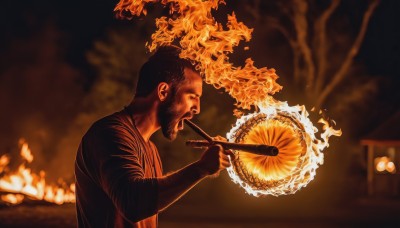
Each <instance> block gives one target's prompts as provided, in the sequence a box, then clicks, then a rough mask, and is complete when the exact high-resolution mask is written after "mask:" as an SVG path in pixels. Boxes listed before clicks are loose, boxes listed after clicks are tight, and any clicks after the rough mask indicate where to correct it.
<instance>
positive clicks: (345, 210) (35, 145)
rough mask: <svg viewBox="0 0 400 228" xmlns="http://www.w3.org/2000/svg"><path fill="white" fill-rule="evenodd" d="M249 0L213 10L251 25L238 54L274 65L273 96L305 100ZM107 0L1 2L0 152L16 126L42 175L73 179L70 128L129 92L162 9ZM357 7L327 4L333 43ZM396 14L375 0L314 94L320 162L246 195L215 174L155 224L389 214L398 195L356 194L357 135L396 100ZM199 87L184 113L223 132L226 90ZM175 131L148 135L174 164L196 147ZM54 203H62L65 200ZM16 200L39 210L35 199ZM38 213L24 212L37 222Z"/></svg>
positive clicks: (360, 151)
mask: <svg viewBox="0 0 400 228" xmlns="http://www.w3.org/2000/svg"><path fill="white" fill-rule="evenodd" d="M283 2H284V3H285V1H283ZM328 2H329V1H328ZM250 3H252V1H249V3H247V2H246V1H243V2H240V3H238V2H232V3H231V2H230V1H227V6H222V7H221V8H220V10H219V11H218V12H217V13H215V17H216V18H217V19H218V20H224V18H225V15H226V13H230V12H231V11H232V10H234V11H235V12H236V13H237V17H238V20H239V21H243V22H244V23H245V24H247V25H249V26H250V27H253V28H254V29H255V31H254V33H253V39H252V41H251V42H250V43H249V46H250V51H249V52H248V53H247V55H248V56H252V57H253V59H254V60H255V61H256V65H257V66H259V67H262V66H268V67H273V68H275V69H276V70H277V74H278V75H279V76H280V79H279V80H278V82H279V83H280V84H281V85H283V90H282V91H281V92H280V93H279V94H277V95H276V97H277V98H278V99H280V100H288V102H289V104H290V105H295V104H298V103H299V104H309V103H308V102H307V100H306V98H304V96H303V95H302V94H301V93H299V92H298V90H296V89H295V88H293V83H292V81H291V75H292V70H293V67H292V66H291V64H292V56H291V50H290V48H289V47H288V44H287V42H286V41H285V40H284V38H283V37H282V36H281V35H279V33H277V32H276V31H275V32H271V30H270V29H269V28H268V26H267V25H265V24H262V23H257V22H256V21H255V20H254V18H252V17H251V16H250V15H249V14H248V13H247V12H246V11H245V10H244V9H245V7H244V6H245V5H246V4H250ZM311 3H313V4H315V2H313V1H311ZM115 4H116V1H105V0H99V1H92V0H90V1H75V0H71V1H58V2H55V1H44V0H40V1H3V2H2V4H1V7H0V24H1V36H0V108H1V112H0V138H1V140H0V155H1V154H4V153H8V154H11V155H12V156H13V157H17V156H18V139H19V138H21V137H23V138H25V139H26V140H27V141H28V143H29V144H30V147H31V149H32V151H33V154H34V156H35V162H34V164H32V167H33V169H34V170H46V172H47V176H48V178H49V179H50V180H56V179H57V178H58V177H62V178H64V179H66V180H67V181H73V160H74V156H75V151H76V148H77V146H78V143H79V140H80V138H81V137H82V135H83V133H84V132H85V130H86V129H87V128H88V126H90V124H91V123H92V122H93V121H94V120H96V119H98V118H100V117H101V116H104V115H106V114H109V113H112V112H114V111H117V110H119V109H121V108H122V107H123V106H124V105H126V104H127V103H128V102H129V101H130V99H131V96H132V94H133V88H134V84H135V80H136V73H137V70H138V69H139V67H140V66H141V64H142V63H143V62H144V61H145V60H146V58H147V57H148V56H149V53H147V51H146V49H145V47H144V45H145V42H146V41H148V40H149V39H150V35H151V33H152V32H153V31H154V29H155V28H154V18H155V17H156V16H158V15H161V14H163V13H165V9H162V8H157V7H154V8H152V9H151V10H150V11H149V16H148V17H145V18H141V19H133V20H131V21H128V20H117V19H115V17H114V14H113V8H114V6H115ZM365 7H366V3H365V2H364V3H360V2H359V1H344V2H342V3H341V5H340V7H339V8H338V10H337V11H336V12H335V14H334V15H333V17H332V20H333V21H335V23H332V24H331V27H330V28H329V29H332V32H331V33H330V34H331V35H332V36H335V33H336V32H337V33H338V37H339V33H341V34H342V33H343V31H345V33H346V34H347V35H348V40H346V39H344V41H343V43H344V47H346V43H351V38H352V37H354V36H355V34H356V33H357V32H358V29H359V25H360V20H361V18H362V15H363V12H364V9H365ZM316 11H318V7H317V8H316ZM399 13H400V2H399V1H396V0H384V1H381V2H380V4H379V6H378V8H377V9H376V11H375V12H374V14H373V16H372V18H371V21H370V23H369V26H368V30H367V34H366V36H365V39H364V41H363V44H362V46H361V49H360V52H359V54H358V55H357V56H356V58H355V60H354V63H353V67H352V68H351V71H350V73H349V80H347V81H344V83H342V84H341V85H340V86H339V87H338V88H337V89H336V90H335V91H334V92H333V95H332V96H331V97H330V99H329V100H327V102H326V103H325V104H324V107H323V108H325V109H327V111H328V112H329V115H330V116H331V117H332V118H333V119H335V120H336V121H337V127H338V128H341V129H342V130H343V136H342V137H340V138H332V141H331V142H332V143H331V147H330V148H328V149H327V151H326V155H325V164H324V165H323V166H321V167H320V168H319V169H318V170H317V176H316V178H315V180H313V181H312V182H311V183H310V184H309V185H308V186H307V187H306V188H304V189H302V190H300V191H299V192H298V193H296V194H294V195H289V196H281V197H278V198H276V197H271V196H267V197H264V198H255V197H253V196H249V195H247V194H245V193H244V190H243V189H241V188H239V186H237V185H235V184H234V183H232V182H231V181H230V180H229V177H228V176H227V174H226V173H222V174H221V176H220V177H219V178H217V179H210V180H206V181H204V182H202V183H201V184H199V186H197V187H195V188H194V189H193V190H192V191H191V192H189V193H188V194H187V195H186V196H185V197H184V198H183V199H182V200H180V201H179V202H178V203H177V204H176V205H174V206H172V207H171V208H170V209H168V210H167V211H166V212H164V213H162V214H161V217H160V223H161V224H162V225H163V224H164V225H165V226H168V225H169V226H172V227H174V226H175V227H176V226H178V225H179V224H180V225H182V226H185V225H188V224H192V223H197V222H202V223H201V224H204V225H205V226H207V225H208V226H212V225H215V226H223V225H231V226H232V225H234V224H239V225H238V226H240V224H250V225H251V224H252V225H254V226H263V224H265V223H269V224H271V225H274V224H275V225H281V226H285V225H293V224H303V226H306V225H310V224H311V225H317V226H318V225H322V224H323V225H326V224H332V226H336V225H337V226H339V225H343V224H350V225H351V224H357V225H360V224H368V223H369V222H371V221H372V222H376V223H378V222H385V224H393V222H395V223H396V222H397V223H398V219H397V218H396V217H395V216H394V214H395V213H394V210H397V211H398V208H400V207H399V203H398V202H399V201H398V198H396V197H395V198H389V199H387V197H384V196H381V197H378V198H376V197H375V198H373V199H371V198H368V197H367V196H366V156H365V154H366V153H365V148H363V147H362V146H360V144H359V140H360V139H361V138H363V137H365V136H367V135H368V133H370V132H371V131H373V130H374V129H375V128H376V127H378V126H379V125H380V124H381V123H383V122H384V121H385V120H387V119H388V118H390V117H391V116H393V115H394V114H395V113H396V112H398V111H399V107H400V105H399V104H400V102H399V99H400V92H399V91H400V90H399V88H398V87H399V86H400V78H399V73H400V72H399V67H398V66H399V65H400V54H399V53H400V50H399V48H400V47H399V40H400V30H399V26H398V21H399V20H400V18H399V17H400V14H399ZM342 35H343V34H342ZM338 49H340V47H338ZM344 49H345V48H344ZM235 54H236V55H235ZM243 59H244V54H243V53H242V52H241V51H240V50H238V51H237V52H236V53H234V54H233V55H232V60H233V61H234V62H235V63H237V64H241V63H242V62H243ZM332 64H333V63H332ZM356 77H357V78H358V79H357V80H352V78H356ZM363 82H369V83H370V84H371V85H372V86H371V87H368V88H371V89H370V90H367V92H366V93H355V91H356V92H357V90H358V88H359V87H358V83H363ZM360 85H361V84H360ZM204 91H205V92H204V97H203V99H202V114H201V115H199V117H198V118H197V119H196V121H197V122H199V123H200V125H201V126H202V127H203V128H204V129H206V130H207V131H208V132H209V133H210V134H213V135H215V134H220V135H225V133H226V132H227V131H229V129H230V126H231V124H233V123H234V122H235V118H234V117H233V116H232V115H231V113H232V109H233V108H234V106H233V100H232V99H230V98H229V97H228V96H227V95H226V94H223V93H222V92H221V91H217V90H215V89H214V88H213V87H211V86H208V85H205V88H204ZM354 94H355V95H354ZM360 94H361V95H360ZM343 97H346V98H347V100H346V99H343ZM348 100H351V102H348ZM346 102H347V103H346ZM309 105H310V104H309ZM307 108H308V109H310V108H311V107H307ZM398 127H400V126H398ZM181 135H182V136H181V137H179V138H178V139H177V140H176V141H175V142H173V143H172V144H171V143H169V142H167V141H166V140H163V139H162V137H161V136H160V135H159V134H157V135H155V136H154V137H153V140H154V141H155V142H156V143H157V145H158V148H159V151H160V153H161V156H162V159H163V163H164V168H165V170H166V171H171V170H176V169H177V168H180V167H183V166H184V165H186V164H187V163H189V162H192V161H194V160H195V159H196V158H198V156H199V153H197V152H193V151H191V150H190V149H188V148H185V147H184V146H183V144H184V140H185V139H188V138H193V137H195V136H194V135H193V134H192V133H191V132H190V131H189V130H185V131H183V132H182V134H181ZM397 149H398V148H397ZM396 181H397V183H398V179H397V180H396ZM382 183H386V182H382ZM397 195H398V192H397ZM24 207H25V206H17V207H13V208H2V209H1V210H2V215H4V214H7V216H9V214H10V213H11V212H7V210H9V211H12V212H15V213H11V214H14V215H17V214H18V213H19V215H20V216H22V217H23V218H25V217H26V216H24V214H26V213H28V212H27V210H24ZM65 207H67V209H65ZM16 208H17V209H16ZM18 208H20V209H18ZM21 208H22V209H21ZM14 210H15V211H14ZM46 210H47V209H44V211H46ZM56 210H60V211H63V210H67V211H71V210H73V207H72V206H62V207H61V209H56ZM28 211H30V212H33V213H35V211H36V212H37V213H38V214H40V213H43V209H41V208H39V209H38V208H36V207H32V208H30V209H29V210H28ZM377 211H378V212H377ZM0 214H1V213H0ZM60 214H68V215H69V217H68V218H66V219H65V221H68V222H66V224H64V225H65V226H69V225H71V221H73V219H74V218H73V215H74V214H73V213H64V212H60ZM54 217H57V213H55V215H54ZM54 217H50V219H54ZM46 218H47V217H46ZM46 218H45V219H43V220H40V221H38V220H34V219H33V220H34V221H37V224H42V223H43V224H49V223H47V221H48V220H49V219H47V220H46ZM29 219H31V220H32V218H28V220H29ZM10 221H14V220H10ZM22 221H23V220H22ZM63 221H64V220H63V219H61V222H60V225H62V224H63ZM271 221H272V222H271ZM14 222H16V221H14ZM9 224H13V223H12V222H10V223H9ZM16 224H18V222H16ZM68 224H69V225H68ZM72 225H73V222H72ZM199 226H201V225H199Z"/></svg>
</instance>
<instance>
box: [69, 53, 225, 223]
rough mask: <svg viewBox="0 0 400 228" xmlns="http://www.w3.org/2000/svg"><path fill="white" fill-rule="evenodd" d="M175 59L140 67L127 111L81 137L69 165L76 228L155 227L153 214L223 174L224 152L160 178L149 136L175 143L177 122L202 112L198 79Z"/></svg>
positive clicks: (168, 56)
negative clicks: (72, 163)
mask: <svg viewBox="0 0 400 228" xmlns="http://www.w3.org/2000/svg"><path fill="white" fill-rule="evenodd" d="M179 51H180V50H179V49H178V48H176V47H172V46H167V47H161V48H160V49H159V50H158V51H157V52H156V53H155V54H154V55H153V56H152V57H150V59H149V60H148V61H147V62H146V63H145V64H144V65H143V66H142V68H141V70H140V73H139V80H138V84H137V90H136V95H135V98H134V99H133V101H132V102H131V104H130V105H129V106H128V107H126V108H125V109H124V110H122V111H120V112H116V113H114V114H112V115H110V116H107V117H105V118H103V119H101V120H99V121H97V122H96V123H94V124H93V125H92V126H91V128H90V129H89V130H88V132H87V133H86V134H85V135H84V136H83V138H82V142H81V144H80V146H79V149H78V153H77V156H76V161H75V177H76V197H77V202H76V207H77V216H78V226H79V227H96V228H97V227H155V226H157V213H158V212H160V211H162V210H164V209H165V208H167V207H168V206H169V205H171V204H172V203H174V202H175V201H176V200H178V199H179V198H180V197H181V196H182V195H184V194H185V193H186V192H187V191H189V190H190V189H191V188H192V187H193V186H195V185H196V184H197V183H199V182H200V181H201V180H202V179H204V178H205V177H207V176H210V175H213V174H216V173H218V172H220V171H221V170H223V169H225V168H226V167H228V166H229V160H228V154H230V152H229V151H224V150H223V149H222V147H221V146H212V147H210V148H208V150H206V151H205V152H204V154H203V155H202V157H201V158H200V159H199V160H198V161H196V162H194V163H192V164H190V165H188V166H186V167H185V168H183V169H181V170H179V171H176V172H174V173H172V174H169V175H164V176H163V174H162V168H161V161H160V157H159V155H158V151H157V149H156V147H155V146H154V144H153V143H152V142H151V141H150V137H151V135H152V134H153V133H155V132H156V131H157V130H159V129H160V128H161V130H162V133H163V135H164V136H165V137H166V138H168V139H170V140H174V139H175V137H176V135H177V133H178V131H179V130H182V129H183V120H184V119H191V118H192V117H193V115H195V114H198V113H199V112H200V97H201V94H202V78H201V77H200V75H199V73H198V72H196V69H195V68H194V66H193V65H192V64H191V63H190V62H189V61H188V60H183V59H180V58H179Z"/></svg>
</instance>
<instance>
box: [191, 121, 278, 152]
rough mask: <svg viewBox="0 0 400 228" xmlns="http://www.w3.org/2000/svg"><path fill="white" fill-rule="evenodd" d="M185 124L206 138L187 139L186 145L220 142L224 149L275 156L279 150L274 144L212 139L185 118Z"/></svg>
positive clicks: (199, 145) (207, 144) (209, 144)
mask: <svg viewBox="0 0 400 228" xmlns="http://www.w3.org/2000/svg"><path fill="white" fill-rule="evenodd" d="M185 122H186V124H187V125H188V126H189V127H190V128H192V129H193V131H195V132H196V133H197V134H199V135H200V136H201V137H203V138H205V139H206V140H188V141H186V145H187V146H191V147H194V148H204V147H209V146H211V145H215V144H220V145H221V146H222V147H223V148H224V149H225V150H239V151H245V152H247V153H252V154H257V155H264V156H276V155H278V153H279V150H278V148H277V147H275V146H268V145H265V144H245V143H231V142H224V141H219V140H213V139H212V137H211V136H209V135H208V134H207V133H206V132H205V131H203V130H202V129H201V128H200V127H199V126H197V125H196V124H194V123H193V122H191V121H190V120H185Z"/></svg>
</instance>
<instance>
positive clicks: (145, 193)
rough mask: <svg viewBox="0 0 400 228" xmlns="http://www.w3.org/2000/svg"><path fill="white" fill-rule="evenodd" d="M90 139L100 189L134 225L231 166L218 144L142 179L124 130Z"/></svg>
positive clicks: (108, 131) (136, 156)
mask: <svg viewBox="0 0 400 228" xmlns="http://www.w3.org/2000/svg"><path fill="white" fill-rule="evenodd" d="M93 140H94V141H95V142H94V143H95V144H96V148H97V153H96V155H93V156H96V157H97V158H96V159H95V160H96V163H97V165H95V166H96V167H97V171H96V173H97V176H99V184H100V187H101V188H102V189H103V190H104V192H105V193H106V194H107V195H108V196H109V197H110V199H111V200H112V202H113V204H114V206H115V207H116V208H117V209H118V211H119V212H120V213H121V214H122V215H123V216H124V218H125V219H127V220H129V221H131V222H137V221H140V220H143V219H145V218H147V217H150V216H152V215H154V214H156V213H157V212H159V211H161V210H163V209H165V208H166V207H168V206H169V205H171V204H172V203H173V202H175V201H176V200H178V199H179V198H180V197H181V196H183V195H184V194H185V193H186V192H187V191H189V190H190V189H191V188H192V187H193V186H195V185H196V184H197V183H199V182H200V181H201V180H202V179H203V178H205V177H206V176H208V175H213V174H215V173H218V172H219V171H221V170H223V169H225V168H226V167H228V166H229V165H230V163H229V158H228V155H227V153H230V152H228V151H224V150H223V149H222V147H221V146H220V145H216V146H212V147H210V148H209V149H208V150H206V151H205V152H204V154H203V155H202V157H201V158H200V159H199V160H198V161H196V162H194V163H192V164H190V165H188V166H186V167H185V168H183V169H181V170H179V171H176V172H175V173H172V174H169V175H166V176H163V177H160V178H145V177H144V169H143V167H142V163H141V161H140V158H139V157H138V153H137V152H136V153H132V149H131V148H132V146H133V144H132V143H134V142H135V139H131V138H126V135H125V134H124V133H123V131H120V130H118V129H113V130H111V131H110V130H107V131H106V132H102V134H101V135H97V137H94V138H93Z"/></svg>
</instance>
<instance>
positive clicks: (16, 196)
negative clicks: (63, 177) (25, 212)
mask: <svg viewBox="0 0 400 228" xmlns="http://www.w3.org/2000/svg"><path fill="white" fill-rule="evenodd" d="M20 143H21V144H22V145H21V151H20V154H21V157H22V158H24V160H26V162H28V163H30V162H31V161H32V160H33V155H32V153H31V150H30V149H29V147H28V144H27V143H26V142H25V140H20ZM9 161H10V159H9V158H8V156H6V155H3V156H2V157H1V158H0V174H3V173H4V175H2V177H1V178H0V192H6V193H8V194H6V195H2V196H1V200H2V201H4V202H7V203H10V204H19V203H21V202H22V201H23V200H24V198H25V197H29V198H31V199H33V200H44V201H47V202H51V203H55V204H63V203H73V202H75V184H71V185H70V186H69V187H68V188H66V187H58V186H51V185H46V180H45V172H44V171H40V172H39V175H38V174H36V173H32V171H31V169H29V168H26V167H25V164H24V163H23V164H21V165H19V167H18V169H17V170H16V171H13V172H7V171H6V170H7V168H8V167H7V165H8V163H9Z"/></svg>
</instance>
